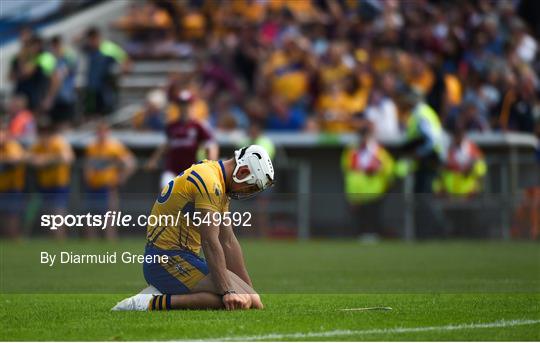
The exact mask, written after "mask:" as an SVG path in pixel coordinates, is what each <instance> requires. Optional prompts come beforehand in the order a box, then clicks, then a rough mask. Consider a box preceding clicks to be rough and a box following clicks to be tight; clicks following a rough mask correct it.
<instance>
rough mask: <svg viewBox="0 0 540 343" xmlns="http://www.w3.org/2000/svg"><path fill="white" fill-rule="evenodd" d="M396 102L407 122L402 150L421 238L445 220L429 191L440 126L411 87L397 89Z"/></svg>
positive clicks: (437, 162)
mask: <svg viewBox="0 0 540 343" xmlns="http://www.w3.org/2000/svg"><path fill="white" fill-rule="evenodd" d="M397 104H398V108H399V111H400V116H401V119H402V121H403V122H404V123H405V125H406V131H405V136H406V138H405V144H404V146H403V147H402V151H403V153H404V154H405V156H406V157H407V158H408V159H409V161H410V162H412V163H409V164H411V165H412V166H411V167H410V168H409V169H410V171H411V172H412V173H413V175H414V187H413V188H414V195H415V197H414V199H415V216H414V218H415V232H416V235H418V236H419V237H421V238H428V237H433V236H439V235H440V234H442V233H443V230H444V227H445V222H444V217H443V215H442V212H441V211H440V209H438V208H436V207H435V206H433V199H432V194H433V182H434V181H435V179H436V178H437V174H438V172H439V169H440V167H441V164H442V160H443V153H444V151H443V129H442V125H441V122H440V120H439V116H438V115H437V113H436V112H435V110H433V108H431V106H429V105H428V104H427V103H425V102H424V101H423V99H422V98H421V95H420V94H419V93H418V92H416V91H415V90H414V89H412V88H408V87H406V88H403V89H401V90H400V93H399V95H398V97H397ZM399 164H400V167H401V161H400V163H399ZM399 169H403V168H398V170H399Z"/></svg>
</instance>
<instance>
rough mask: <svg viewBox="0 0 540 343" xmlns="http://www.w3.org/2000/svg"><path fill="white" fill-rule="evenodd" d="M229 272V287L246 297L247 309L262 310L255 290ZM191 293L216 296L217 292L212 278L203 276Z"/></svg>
mask: <svg viewBox="0 0 540 343" xmlns="http://www.w3.org/2000/svg"><path fill="white" fill-rule="evenodd" d="M228 272H229V278H230V280H231V284H232V285H231V286H232V289H233V290H234V291H235V292H236V293H237V294H240V295H241V296H243V297H246V302H247V303H248V305H249V306H248V308H253V309H262V308H263V305H262V302H261V298H260V296H259V295H258V294H257V292H255V290H254V289H253V288H252V287H251V286H250V285H248V284H247V283H246V282H245V281H244V280H242V279H241V278H240V277H239V276H238V275H236V274H235V273H233V272H231V271H230V270H229V271H228ZM192 292H193V293H196V292H209V293H213V294H218V293H219V291H218V290H217V288H216V286H215V284H214V282H213V281H212V278H211V276H210V274H208V275H207V276H205V277H204V278H203V279H202V280H201V281H199V282H198V283H197V284H196V285H195V287H193V289H192ZM220 300H221V298H220Z"/></svg>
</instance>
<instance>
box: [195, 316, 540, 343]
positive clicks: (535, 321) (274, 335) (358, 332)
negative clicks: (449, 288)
mask: <svg viewBox="0 0 540 343" xmlns="http://www.w3.org/2000/svg"><path fill="white" fill-rule="evenodd" d="M538 323H540V319H516V320H499V321H496V322H491V323H472V324H450V325H444V326H423V327H422V326H420V327H409V328H407V327H395V328H387V329H367V330H332V331H322V332H306V333H304V332H296V333H270V334H266V335H257V336H236V337H217V338H209V339H205V341H209V340H210V341H260V340H278V339H303V338H317V337H338V336H353V335H373V334H388V333H410V332H426V331H455V330H467V329H487V328H503V327H511V326H519V325H532V324H538Z"/></svg>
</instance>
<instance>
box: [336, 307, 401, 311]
mask: <svg viewBox="0 0 540 343" xmlns="http://www.w3.org/2000/svg"><path fill="white" fill-rule="evenodd" d="M339 311H392V308H391V307H388V306H376V307H358V308H342V309H339Z"/></svg>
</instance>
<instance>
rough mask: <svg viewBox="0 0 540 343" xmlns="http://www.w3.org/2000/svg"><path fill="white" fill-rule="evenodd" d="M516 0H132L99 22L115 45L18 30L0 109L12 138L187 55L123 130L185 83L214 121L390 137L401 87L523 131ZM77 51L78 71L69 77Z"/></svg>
mask: <svg viewBox="0 0 540 343" xmlns="http://www.w3.org/2000/svg"><path fill="white" fill-rule="evenodd" d="M532 2H533V3H534V1H532ZM527 6H529V7H530V6H531V1H527V0H521V1H510V0H508V1H506V0H500V1H494V0H481V1H476V2H471V1H427V0H415V1H396V0H380V1H379V0H366V1H354V0H295V1H283V0H267V1H263V0H231V1H215V0H212V1H210V0H197V1H194V0H192V1H174V0H150V1H145V2H134V3H133V4H132V5H131V7H130V8H129V10H128V11H127V12H126V14H125V15H124V16H122V17H121V18H118V20H117V21H116V22H115V23H114V25H113V26H114V27H115V28H116V29H117V30H120V31H122V32H123V33H124V34H125V36H126V39H125V41H123V42H116V43H115V42H112V41H110V40H107V39H106V38H105V37H102V34H101V33H100V31H99V30H98V29H96V28H90V29H87V30H86V31H85V32H84V33H83V34H82V35H81V37H80V39H78V40H77V41H76V42H75V44H71V42H70V44H65V43H64V42H63V41H62V37H60V36H56V37H52V38H51V39H43V38H41V37H39V36H38V35H36V34H34V33H33V32H32V31H31V30H30V29H23V30H22V31H21V35H20V42H21V50H20V52H19V53H18V54H17V55H16V56H15V57H14V58H13V60H12V64H11V70H10V80H11V82H12V83H13V86H14V87H13V89H14V91H13V96H12V97H10V100H9V101H8V105H7V106H6V107H7V108H6V112H7V113H8V115H9V116H10V120H9V121H10V126H11V127H13V131H14V133H15V134H16V135H17V134H20V133H21V131H22V132H27V131H28V130H30V131H31V127H32V125H31V119H32V115H33V116H41V117H46V118H47V119H48V120H49V121H51V122H53V123H59V124H62V125H73V124H74V123H80V122H81V121H82V122H85V120H86V119H87V118H93V117H95V116H103V115H105V116H107V115H109V114H110V113H112V112H114V110H116V109H117V104H118V95H119V86H118V83H119V82H118V81H119V79H120V77H121V76H122V74H123V73H125V72H127V71H129V70H130V66H131V63H130V60H131V59H138V58H145V59H149V58H152V59H158V60H160V59H175V60H178V61H180V60H182V61H185V60H188V61H191V62H192V63H193V68H192V69H191V70H189V71H178V72H176V71H175V72H173V73H171V74H170V75H169V80H168V84H167V85H166V86H164V87H159V88H156V89H154V90H152V91H150V92H149V93H148V95H147V99H146V103H145V104H144V106H143V108H141V110H140V111H139V112H137V113H135V114H134V119H133V123H132V125H133V126H134V127H135V128H137V129H145V130H162V129H163V128H164V127H165V125H167V123H169V122H170V121H172V120H174V119H175V118H176V117H177V113H178V109H177V108H176V104H177V102H178V96H179V93H180V91H181V90H185V89H188V90H190V91H191V92H192V93H193V94H194V99H193V102H192V103H191V104H190V110H189V113H190V116H191V117H192V118H193V119H196V120H201V121H204V122H207V123H209V124H210V125H211V126H212V127H214V128H218V129H221V130H224V131H227V132H232V131H235V130H240V131H244V130H247V128H248V126H249V123H250V122H251V121H257V122H259V123H260V124H261V125H262V126H263V128H264V129H265V130H271V131H302V130H303V131H320V132H330V133H343V132H354V131H356V130H357V129H358V127H359V126H361V125H363V122H365V121H369V122H371V123H373V124H374V125H375V132H376V134H377V136H378V137H391V136H393V135H396V134H398V133H399V132H400V130H402V129H403V128H404V127H405V126H406V123H404V119H403V117H402V116H401V114H402V112H403V109H402V108H400V106H399V103H398V101H397V97H398V96H399V94H400V92H401V90H402V89H405V88H407V87H412V88H413V89H414V90H415V91H416V92H418V94H419V95H420V96H422V98H423V99H424V100H425V102H426V103H427V104H429V105H430V106H431V107H432V108H433V109H434V110H435V112H436V113H437V115H438V117H439V119H440V120H441V122H442V124H443V126H444V128H446V129H452V127H453V126H454V125H456V122H457V121H461V122H463V125H465V127H466V129H467V131H482V132H484V131H490V130H503V131H522V132H531V133H533V132H535V131H538V130H540V129H539V127H540V125H539V124H538V122H539V121H540V105H539V97H538V90H539V80H538V72H539V69H540V63H539V61H538V58H537V53H538V39H537V38H538V32H536V33H535V32H534V31H533V28H531V26H530V25H529V24H528V22H527V20H529V21H530V20H531V19H528V18H527V15H525V16H524V17H523V16H520V14H519V13H518V12H520V11H521V12H525V13H527V12H526V11H527ZM532 6H533V10H534V4H532ZM533 17H534V16H533ZM533 20H534V18H533ZM536 29H537V26H536ZM130 57H131V59H130ZM81 60H84V62H85V65H87V66H88V68H86V69H87V70H86V71H85V72H84V73H82V74H83V77H82V82H80V84H79V85H77V83H76V82H75V81H76V76H77V73H78V68H79V64H80V62H81Z"/></svg>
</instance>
